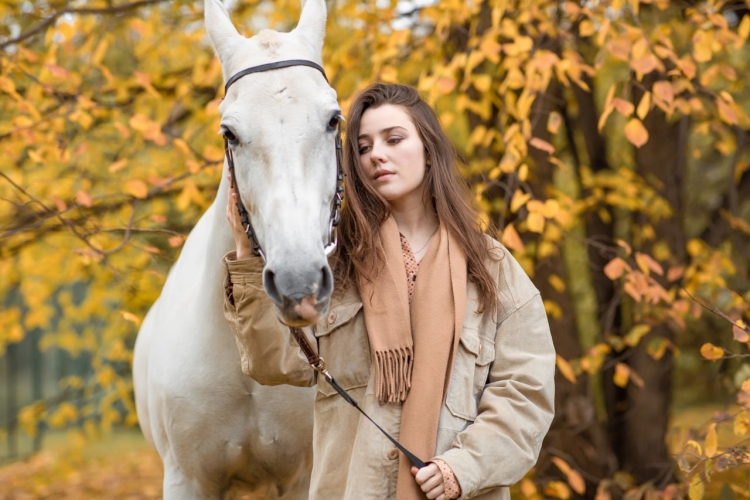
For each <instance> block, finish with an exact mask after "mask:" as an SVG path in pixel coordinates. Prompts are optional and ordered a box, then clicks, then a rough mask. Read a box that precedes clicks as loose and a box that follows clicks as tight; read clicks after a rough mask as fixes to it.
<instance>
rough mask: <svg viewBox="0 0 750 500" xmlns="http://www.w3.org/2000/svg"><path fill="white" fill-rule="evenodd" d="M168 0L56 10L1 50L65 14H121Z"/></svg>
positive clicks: (35, 33)
mask: <svg viewBox="0 0 750 500" xmlns="http://www.w3.org/2000/svg"><path fill="white" fill-rule="evenodd" d="M166 1H167V0H141V1H139V2H133V3H128V4H124V5H117V6H115V7H99V8H96V7H83V8H79V9H62V10H58V11H56V12H55V13H54V14H52V15H51V16H50V17H48V18H47V19H45V20H44V21H42V22H40V23H39V24H37V25H36V26H34V27H33V28H31V29H29V30H28V31H25V32H23V33H21V34H20V35H18V36H17V37H15V38H11V39H10V40H6V41H4V42H2V43H0V50H4V49H5V48H7V47H9V46H11V45H15V44H17V43H19V42H23V41H24V40H27V39H29V38H31V37H33V36H35V35H37V34H38V33H40V32H42V31H44V30H45V29H47V28H49V27H50V26H51V25H52V24H54V22H55V21H57V19H58V18H59V17H60V16H63V15H65V14H80V15H92V14H119V13H121V12H127V11H129V10H133V9H138V8H140V7H145V6H147V5H154V4H158V3H164V2H166Z"/></svg>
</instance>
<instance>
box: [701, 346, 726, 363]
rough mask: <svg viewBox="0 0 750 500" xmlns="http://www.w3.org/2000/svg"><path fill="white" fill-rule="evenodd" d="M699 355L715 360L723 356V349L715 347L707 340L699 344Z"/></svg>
mask: <svg viewBox="0 0 750 500" xmlns="http://www.w3.org/2000/svg"><path fill="white" fill-rule="evenodd" d="M701 356H703V357H704V358H706V359H708V360H709V361H716V360H717V359H721V357H722V356H724V349H722V348H721V347H716V346H715V345H713V344H712V343H710V342H707V343H705V344H703V345H702V346H701Z"/></svg>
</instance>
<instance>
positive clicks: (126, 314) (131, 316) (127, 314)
mask: <svg viewBox="0 0 750 500" xmlns="http://www.w3.org/2000/svg"><path fill="white" fill-rule="evenodd" d="M120 314H122V317H123V318H125V319H126V320H128V321H130V322H131V323H135V325H136V326H141V319H140V318H139V317H138V316H136V315H135V314H133V313H131V312H128V311H120Z"/></svg>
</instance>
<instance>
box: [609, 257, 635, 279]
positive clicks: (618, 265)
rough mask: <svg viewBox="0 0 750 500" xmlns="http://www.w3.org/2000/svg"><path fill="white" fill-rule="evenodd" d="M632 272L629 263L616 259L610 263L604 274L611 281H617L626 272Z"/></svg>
mask: <svg viewBox="0 0 750 500" xmlns="http://www.w3.org/2000/svg"><path fill="white" fill-rule="evenodd" d="M625 270H627V271H630V270H631V268H630V266H629V265H628V263H627V262H625V261H624V260H622V259H621V258H620V257H615V258H614V259H612V260H610V261H609V263H608V264H607V265H606V266H604V274H605V275H606V276H607V278H609V279H611V280H616V279H618V278H619V277H620V276H622V274H623V273H624V272H625Z"/></svg>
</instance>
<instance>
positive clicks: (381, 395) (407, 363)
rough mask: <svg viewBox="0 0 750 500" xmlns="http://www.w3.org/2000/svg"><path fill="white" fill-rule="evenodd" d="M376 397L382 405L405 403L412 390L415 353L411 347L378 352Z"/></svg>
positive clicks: (376, 355)
mask: <svg viewBox="0 0 750 500" xmlns="http://www.w3.org/2000/svg"><path fill="white" fill-rule="evenodd" d="M374 365H375V366H374V368H375V395H376V396H377V398H378V401H380V402H381V403H403V402H404V400H406V396H407V394H409V389H410V388H411V372H412V369H413V368H414V352H413V349H412V348H411V347H402V348H398V349H395V350H390V351H376V352H375V359H374Z"/></svg>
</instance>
